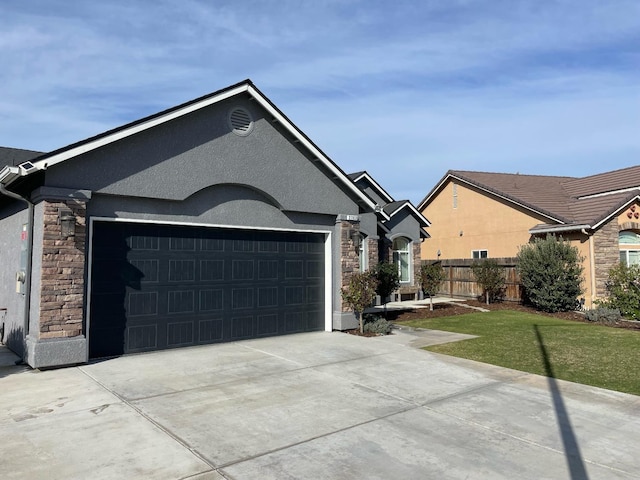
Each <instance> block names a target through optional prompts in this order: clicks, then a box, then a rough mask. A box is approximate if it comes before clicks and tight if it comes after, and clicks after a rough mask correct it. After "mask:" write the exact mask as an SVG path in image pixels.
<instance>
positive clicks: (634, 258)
mask: <svg viewBox="0 0 640 480" xmlns="http://www.w3.org/2000/svg"><path fill="white" fill-rule="evenodd" d="M620 261H621V262H622V263H624V264H625V265H640V250H620Z"/></svg>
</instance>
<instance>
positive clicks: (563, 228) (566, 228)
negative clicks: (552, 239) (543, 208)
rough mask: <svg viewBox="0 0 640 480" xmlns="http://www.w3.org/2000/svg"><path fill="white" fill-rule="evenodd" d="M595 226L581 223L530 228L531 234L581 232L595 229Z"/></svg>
mask: <svg viewBox="0 0 640 480" xmlns="http://www.w3.org/2000/svg"><path fill="white" fill-rule="evenodd" d="M594 228H595V227H593V226H591V225H588V224H586V223H585V224H580V225H549V227H548V228H536V227H533V228H531V229H529V233H530V234H531V235H534V234H539V233H556V232H581V231H582V230H593V229H594Z"/></svg>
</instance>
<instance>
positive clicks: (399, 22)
mask: <svg viewBox="0 0 640 480" xmlns="http://www.w3.org/2000/svg"><path fill="white" fill-rule="evenodd" d="M0 66H1V68H0V87H1V88H0V92H1V94H0V145H3V146H11V147H18V148H26V149H33V150H43V151H47V150H53V149H55V148H59V147H62V146H65V145H67V144H70V143H73V142H76V141H79V140H82V139H84V138H87V137H89V136H92V135H95V134H97V133H100V132H103V131H105V130H108V129H110V128H114V127H117V126H119V125H122V124H124V123H127V122H130V121H133V120H136V119H138V118H141V117H144V116H146V115H150V114H153V113H156V112H158V111H161V110H164V109H166V108H169V107H172V106H175V105H177V104H180V103H183V102H185V101H188V100H191V99H193V98H196V97H199V96H201V95H204V94H206V93H210V92H213V91H215V90H218V89H220V88H224V87H226V86H228V85H231V84H233V83H236V82H238V81H241V80H243V79H245V78H251V79H252V80H253V81H254V82H255V84H256V85H257V86H258V88H260V89H261V90H262V91H263V93H265V95H267V96H268V97H269V98H270V99H271V100H272V101H273V102H274V103H275V104H276V105H277V106H278V107H279V108H280V109H281V110H282V111H283V112H284V113H285V114H286V115H287V116H288V117H289V118H290V119H291V120H292V121H293V122H294V123H295V124H296V125H298V127H300V128H301V129H302V130H303V131H304V132H305V133H306V134H307V135H308V136H309V137H311V139H312V140H313V141H314V142H315V143H316V144H317V145H318V146H319V147H320V148H322V149H323V150H324V151H325V153H327V154H328V155H329V156H330V157H331V158H332V159H333V160H334V161H335V162H336V163H337V164H338V165H340V167H342V168H343V169H344V170H345V171H346V172H347V173H350V172H353V171H359V170H368V171H369V172H370V173H371V174H372V175H373V176H374V178H376V179H377V180H378V181H379V182H380V183H381V184H382V186H383V187H384V188H385V189H387V190H388V191H389V193H391V195H393V196H394V197H396V198H397V199H404V198H408V199H410V200H412V201H413V202H414V203H417V202H419V201H420V200H421V199H422V198H423V197H424V196H425V195H426V194H427V193H428V191H429V190H430V189H431V188H432V187H433V186H434V184H435V183H436V182H437V181H438V180H439V179H440V178H441V177H442V175H444V173H445V172H446V171H447V170H448V169H456V170H482V171H495V172H513V173H515V172H519V173H522V174H542V175H570V176H585V175H591V174H594V173H599V172H602V171H607V170H613V169H618V168H624V167H628V166H632V165H637V164H639V163H640V2H638V1H637V0H630V1H626V0H615V1H596V0H575V1H573V0H571V1H561V0H557V1H554V0H530V1H519V0H509V1H501V0H486V1H468V0H459V1H458V0H438V1H429V0H423V1H420V0H414V1H402V0H395V1H391V0H390V1H376V0H366V1H357V0H354V1H348V0H345V1H338V0H335V1H321V0H316V1H288V0H275V1H270V0H266V1H244V0H234V1H229V2H227V1H213V0H211V1H205V0H175V1H165V0H149V1H136V0H122V1H121V0H109V1H105V2H94V1H80V0H76V1H73V0H29V1H26V0H2V1H1V2H0Z"/></svg>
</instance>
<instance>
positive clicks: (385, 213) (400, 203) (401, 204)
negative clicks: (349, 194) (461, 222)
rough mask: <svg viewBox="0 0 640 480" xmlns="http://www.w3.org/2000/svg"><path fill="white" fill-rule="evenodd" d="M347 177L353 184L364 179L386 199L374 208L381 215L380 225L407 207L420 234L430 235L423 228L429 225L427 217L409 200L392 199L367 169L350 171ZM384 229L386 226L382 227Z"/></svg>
mask: <svg viewBox="0 0 640 480" xmlns="http://www.w3.org/2000/svg"><path fill="white" fill-rule="evenodd" d="M349 178H350V179H351V180H352V181H353V182H354V184H355V183H356V182H359V181H361V180H365V181H366V182H367V183H368V184H369V185H370V186H371V187H372V188H373V189H374V190H375V191H376V192H377V193H378V195H379V196H380V198H383V199H385V200H388V203H386V204H385V205H382V208H380V209H378V210H376V213H377V214H379V215H380V216H381V217H382V219H381V221H380V222H378V223H379V225H380V226H382V227H384V222H386V221H388V220H391V218H392V217H393V216H394V215H396V214H397V213H399V212H400V211H402V210H405V209H407V210H409V213H410V215H412V216H413V217H415V218H416V220H418V223H419V224H420V235H421V236H423V237H425V238H429V236H430V235H429V234H428V233H427V232H426V231H425V230H424V228H425V227H430V226H431V222H429V220H427V218H426V217H425V216H424V215H422V214H421V213H420V212H419V211H418V209H416V207H414V206H413V204H412V203H411V202H410V201H409V200H394V199H393V197H392V196H391V195H389V194H388V193H387V191H386V190H385V189H384V188H382V187H381V186H380V184H379V183H378V182H376V181H375V180H374V179H373V177H372V176H371V175H369V173H368V172H367V171H361V172H355V173H350V174H349ZM358 188H360V189H362V187H360V186H358ZM384 229H387V228H386V227H384ZM387 230H388V229H387Z"/></svg>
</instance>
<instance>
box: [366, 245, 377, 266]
mask: <svg viewBox="0 0 640 480" xmlns="http://www.w3.org/2000/svg"><path fill="white" fill-rule="evenodd" d="M378 242H379V240H378V239H373V240H372V239H367V253H368V256H367V265H368V267H369V270H370V269H372V268H373V267H374V266H376V265H377V264H378V261H379V260H378V258H379V257H378Z"/></svg>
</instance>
